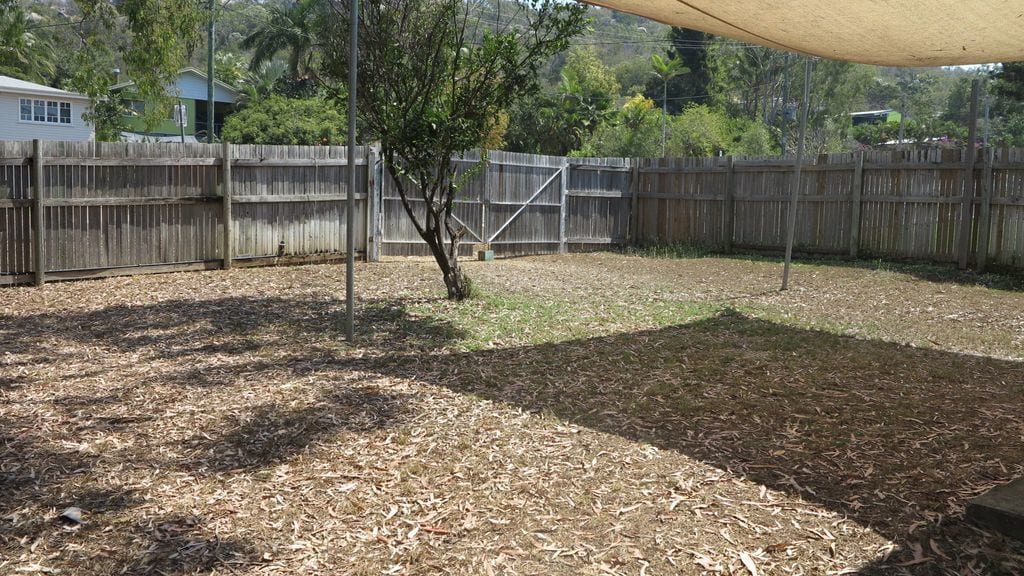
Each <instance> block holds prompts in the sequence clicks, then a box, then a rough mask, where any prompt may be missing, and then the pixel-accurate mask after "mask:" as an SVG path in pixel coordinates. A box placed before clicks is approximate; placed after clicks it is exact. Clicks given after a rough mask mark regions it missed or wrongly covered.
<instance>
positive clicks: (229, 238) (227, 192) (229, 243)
mask: <svg viewBox="0 0 1024 576" xmlns="http://www.w3.org/2000/svg"><path fill="white" fill-rule="evenodd" d="M221 150H222V151H223V153H222V154H221V196H222V197H223V198H222V199H223V201H224V215H223V220H224V245H223V251H224V254H223V256H224V269H225V270H230V269H231V259H232V257H233V256H234V252H235V234H234V223H233V217H232V215H231V188H232V185H231V144H230V143H228V142H224V144H223V145H222V148H221Z"/></svg>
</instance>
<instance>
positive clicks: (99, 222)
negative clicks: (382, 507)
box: [0, 142, 1024, 284]
mask: <svg viewBox="0 0 1024 576" xmlns="http://www.w3.org/2000/svg"><path fill="white" fill-rule="evenodd" d="M36 148H37V149H33V143H32V142H7V143H4V142H0V284H12V283H19V282H31V281H36V282H42V281H44V280H46V279H61V278H84V277H96V276H108V275H116V274H136V273H144V272H151V271H165V270H189V269H205V268H215V267H222V266H231V265H259V264H268V263H280V262H296V261H317V260H325V259H333V258H338V257H339V256H341V255H343V254H344V253H345V251H346V249H347V248H346V246H345V227H344V222H345V206H346V199H347V193H348V190H347V171H348V169H349V167H348V166H347V165H346V160H345V157H346V154H345V149H344V148H341V147H296V146H226V145H225V146H218V145H213V146H211V145H205V144H109V143H107V144H100V143H61V142H43V143H37V144H36ZM37 158H38V160H37ZM225 158H227V159H228V161H227V162H225ZM357 158H358V159H357V163H356V166H355V169H356V170H357V171H358V174H357V179H358V184H357V186H358V187H357V189H356V191H355V198H356V202H357V210H358V213H357V214H356V222H357V230H356V231H355V234H356V238H357V243H356V246H355V247H354V248H355V250H356V251H359V252H363V253H364V254H365V255H366V257H367V258H368V259H370V260H375V259H377V258H378V257H379V256H381V255H425V254H427V251H426V249H425V248H426V247H425V245H424V244H423V242H422V240H421V239H420V238H419V237H418V235H417V234H416V231H415V229H414V228H413V226H412V224H411V223H410V222H409V220H408V217H407V215H406V214H405V209H404V207H403V206H402V203H401V200H400V199H399V198H398V194H397V191H396V188H395V183H394V182H393V181H392V180H391V178H390V177H389V176H387V174H386V171H384V170H382V169H381V166H380V163H379V162H378V161H377V159H376V153H375V151H374V150H373V149H372V148H360V149H359V151H358V153H357ZM479 160H480V156H479V154H478V153H475V152H474V153H469V154H467V155H466V156H465V157H463V158H457V159H455V160H454V162H455V163H456V166H457V168H458V169H459V170H460V171H461V172H465V171H466V170H468V169H470V168H471V167H473V166H475V165H476V164H477V163H478V162H479ZM792 168H793V162H792V160H784V159H779V158H683V159H653V160H651V159H640V160H636V159H623V158H601V159H581V158H561V157H548V156H533V155H527V154H512V153H504V152H491V153H490V154H489V164H488V165H487V166H486V168H484V169H482V170H479V171H478V172H477V173H476V174H475V175H474V176H473V177H472V178H469V179H468V180H467V181H466V182H465V183H464V185H463V186H462V187H461V189H460V193H459V197H458V200H457V202H456V210H455V214H456V216H457V217H458V219H459V221H460V222H461V223H462V224H463V225H464V226H465V228H466V234H465V237H464V253H468V252H469V251H470V250H471V247H472V244H473V243H476V242H487V243H490V244H491V245H492V247H493V248H494V249H495V250H496V251H497V252H498V253H499V254H502V255H522V254H550V253H557V252H565V251H579V250H589V249H595V248H607V247H610V246H616V245H624V244H628V243H648V244H651V243H684V244H692V245H699V246H706V247H710V248H714V249H720V250H733V249H745V250H751V249H752V250H764V251H781V250H782V249H783V244H784V241H785V232H786V209H787V206H788V202H789V198H790V192H791V188H790V186H791V184H792V178H793V170H792ZM965 189H966V190H967V191H968V193H967V194H966V195H965V194H964V190H965ZM413 204H414V208H416V205H417V203H416V202H414V203H413ZM796 249H797V250H798V251H799V252H804V253H819V254H833V255H848V256H852V257H858V256H866V257H873V258H900V259H915V260H925V261H936V262H957V263H960V264H963V265H974V266H976V267H977V268H983V267H985V266H986V265H988V264H990V263H991V264H998V265H1002V266H1005V267H1014V268H1024V150H1016V149H1003V150H988V151H986V152H985V153H979V159H978V161H977V162H975V163H974V166H973V167H971V166H970V163H969V162H968V158H966V156H965V155H964V154H963V153H961V152H958V151H944V152H943V151H916V152H909V151H908V152H892V151H884V152H883V151H873V152H866V153H849V154H833V155H827V156H820V157H818V158H816V159H814V161H813V162H811V163H810V165H808V166H806V167H805V168H804V172H803V176H802V177H801V181H800V203H799V211H798V220H797V230H796ZM36 262H43V263H45V265H44V266H36V265H35V263H36Z"/></svg>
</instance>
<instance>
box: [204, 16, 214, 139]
mask: <svg viewBox="0 0 1024 576" xmlns="http://www.w3.org/2000/svg"><path fill="white" fill-rule="evenodd" d="M215 5H216V3H215V0H210V25H209V27H208V29H207V35H206V141H207V142H208V143H211V144H212V143H213V117H214V116H213V32H214V27H215V24H214V22H215V21H216V15H215V13H214V6H215Z"/></svg>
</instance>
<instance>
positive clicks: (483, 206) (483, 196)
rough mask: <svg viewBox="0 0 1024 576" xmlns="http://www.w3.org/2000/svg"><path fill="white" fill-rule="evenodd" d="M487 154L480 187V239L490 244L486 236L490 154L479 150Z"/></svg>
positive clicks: (489, 196) (489, 189) (489, 186)
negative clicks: (482, 182) (482, 183)
mask: <svg viewBox="0 0 1024 576" xmlns="http://www.w3.org/2000/svg"><path fill="white" fill-rule="evenodd" d="M484 153H486V154H488V156H487V164H485V165H484V185H483V187H482V188H481V189H480V241H481V242H484V243H486V244H490V243H491V241H490V240H489V239H488V238H487V203H488V202H489V201H490V198H491V166H493V165H494V164H492V163H491V160H492V159H493V158H492V155H491V153H489V152H486V151H481V154H484Z"/></svg>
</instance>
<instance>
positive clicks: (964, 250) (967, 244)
mask: <svg viewBox="0 0 1024 576" xmlns="http://www.w3.org/2000/svg"><path fill="white" fill-rule="evenodd" d="M980 90H981V80H974V82H972V83H971V108H970V117H969V118H970V119H969V120H968V122H970V123H969V124H968V125H967V149H966V150H964V153H965V154H966V158H965V159H964V172H963V174H964V175H963V197H962V198H961V203H960V229H959V230H958V231H957V232H958V233H957V238H956V239H957V252H958V253H959V258H958V259H957V264H958V265H959V267H960V269H961V270H963V269H965V268H967V261H968V258H969V257H970V252H971V227H972V224H974V210H973V208H974V160H975V158H976V157H977V156H978V151H977V150H975V148H974V141H975V137H976V136H977V130H978V93H979V92H980Z"/></svg>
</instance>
